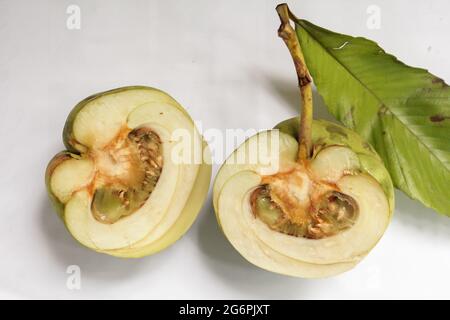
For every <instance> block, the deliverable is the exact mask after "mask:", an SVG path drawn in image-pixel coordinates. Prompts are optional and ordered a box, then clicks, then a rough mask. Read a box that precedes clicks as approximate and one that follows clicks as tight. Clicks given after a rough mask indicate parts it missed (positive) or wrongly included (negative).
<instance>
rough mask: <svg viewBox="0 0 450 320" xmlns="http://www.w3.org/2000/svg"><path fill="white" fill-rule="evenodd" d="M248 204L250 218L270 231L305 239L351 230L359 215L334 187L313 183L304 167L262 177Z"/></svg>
mask: <svg viewBox="0 0 450 320" xmlns="http://www.w3.org/2000/svg"><path fill="white" fill-rule="evenodd" d="M250 204H251V208H252V211H253V215H254V216H255V217H256V218H258V219H260V220H261V221H262V222H264V223H265V224H266V225H267V226H268V227H269V228H270V229H272V230H274V231H277V232H280V233H284V234H287V235H291V236H295V237H303V238H307V239H324V238H327V237H331V236H334V235H337V234H339V233H341V232H343V231H344V230H347V229H349V228H351V227H352V226H353V225H354V224H355V222H356V220H357V218H358V214H359V208H358V204H357V203H356V201H355V199H353V198H352V197H350V196H349V195H346V194H344V193H342V192H341V191H340V190H339V188H338V187H337V186H336V185H335V184H331V183H327V182H324V181H317V180H314V176H313V174H311V173H310V172H309V171H308V170H307V169H305V166H304V165H297V166H296V167H295V168H294V169H292V170H290V171H288V172H284V173H277V174H275V175H272V176H264V177H263V179H262V184H261V185H260V186H259V187H257V188H256V189H255V190H254V191H253V192H252V194H251V196H250Z"/></svg>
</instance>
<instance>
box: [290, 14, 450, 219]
mask: <svg viewBox="0 0 450 320" xmlns="http://www.w3.org/2000/svg"><path fill="white" fill-rule="evenodd" d="M296 31H297V35H298V38H299V41H300V43H301V46H302V49H303V52H304V55H305V59H306V63H307V65H308V68H309V70H310V71H311V74H312V76H313V78H314V81H315V84H316V86H317V88H318V90H319V92H320V94H321V95H322V96H323V98H324V100H325V102H326V104H327V106H328V108H329V110H330V111H331V113H333V114H334V115H335V116H336V117H337V118H338V119H339V120H340V121H341V122H342V123H343V124H344V125H345V126H347V127H349V128H351V129H354V130H356V131H357V132H358V133H359V134H360V135H361V136H362V137H363V139H365V140H367V141H369V142H370V143H371V144H372V145H373V146H374V147H375V149H376V150H377V151H378V153H379V154H380V156H381V158H382V159H383V160H384V162H385V164H386V166H387V168H388V170H389V173H390V174H391V177H392V179H393V181H394V184H395V186H396V187H398V188H400V189H401V190H403V191H404V192H405V193H407V194H408V195H409V196H410V197H412V198H415V199H418V200H420V201H421V202H423V203H424V204H425V205H427V206H429V207H431V208H433V209H435V210H436V211H438V212H440V213H443V214H446V215H450V188H449V187H448V184H449V181H450V87H449V86H448V85H447V84H445V83H444V81H443V80H442V79H439V78H438V77H436V76H434V75H432V74H430V73H428V72H427V71H426V70H424V69H418V68H413V67H409V66H407V65H405V64H403V63H402V62H400V61H398V60H397V59H396V58H395V57H394V56H392V55H389V54H387V53H385V52H384V50H383V49H381V48H380V47H379V46H378V45H377V44H376V43H375V42H373V41H370V40H367V39H364V38H354V37H351V36H347V35H343V34H338V33H334V32H331V31H329V30H326V29H323V28H320V27H318V26H315V25H313V24H311V23H310V22H308V21H305V20H298V21H297V23H296Z"/></svg>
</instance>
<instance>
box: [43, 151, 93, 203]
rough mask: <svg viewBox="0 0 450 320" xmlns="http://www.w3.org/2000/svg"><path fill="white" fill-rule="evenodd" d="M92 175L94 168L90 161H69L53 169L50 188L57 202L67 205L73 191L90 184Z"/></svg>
mask: <svg viewBox="0 0 450 320" xmlns="http://www.w3.org/2000/svg"><path fill="white" fill-rule="evenodd" d="M94 173H95V167H94V163H93V161H92V160H90V159H79V160H78V159H69V160H66V161H64V162H62V163H61V164H60V165H59V166H58V167H56V168H55V170H54V171H53V174H52V177H51V180H50V187H51V189H52V190H53V194H54V195H55V196H56V197H57V198H58V200H59V201H61V202H62V203H67V202H68V201H69V200H70V198H71V197H72V194H73V193H74V192H75V191H77V190H79V189H81V188H83V187H85V186H86V185H88V184H89V183H90V182H91V180H92V178H93V176H94Z"/></svg>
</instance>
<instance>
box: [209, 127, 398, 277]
mask: <svg viewBox="0 0 450 320" xmlns="http://www.w3.org/2000/svg"><path fill="white" fill-rule="evenodd" d="M265 134H270V132H268V133H265ZM288 137H289V138H288ZM252 139H255V138H254V137H252V138H250V139H249V141H248V142H246V143H249V142H250V143H251V140H252ZM290 139H292V140H294V141H292V140H290ZM280 140H283V141H284V143H280V146H282V147H281V148H280V151H281V152H283V153H284V154H289V155H291V158H289V157H288V158H284V160H283V164H282V165H281V166H280V171H281V172H283V171H286V172H288V171H289V170H291V168H292V167H293V166H294V165H295V164H294V161H295V154H296V151H297V142H296V141H295V139H293V138H291V137H290V136H287V135H285V134H283V133H280ZM245 150H246V148H245V146H241V147H239V148H238V149H237V150H236V151H235V152H236V153H240V152H245ZM308 170H310V172H309V174H308V175H310V177H312V178H314V179H318V180H321V181H324V183H330V184H334V185H336V188H338V189H339V190H340V192H342V193H344V194H347V195H348V196H351V197H352V198H353V199H355V201H356V202H357V203H358V210H359V214H358V218H357V220H356V222H355V224H354V225H353V226H352V227H351V228H349V229H347V230H345V231H342V232H340V233H339V234H337V235H334V236H330V237H325V238H323V239H307V238H303V237H296V236H291V235H287V234H283V233H280V232H277V231H274V230H272V229H271V228H269V227H268V226H267V225H266V224H265V223H264V222H262V221H261V220H259V219H258V218H255V215H254V213H253V211H252V207H251V204H250V195H251V194H252V192H253V191H254V190H255V189H256V188H257V187H259V186H260V185H261V183H262V181H263V180H262V177H263V176H262V175H261V174H260V173H259V172H258V166H255V165H245V164H241V165H239V166H237V165H232V164H227V162H226V163H225V165H224V166H223V167H222V168H221V170H220V171H219V173H218V175H217V178H216V182H215V185H214V203H215V208H216V214H217V217H218V220H219V222H220V225H221V226H222V229H223V231H224V233H225V235H226V236H227V238H228V239H229V240H230V242H231V243H232V244H233V246H234V247H235V248H236V249H237V250H238V251H239V252H240V253H241V254H242V255H243V256H244V257H245V258H246V259H247V260H249V261H250V262H252V263H254V264H255V265H257V266H259V267H261V268H264V269H267V270H270V271H273V272H278V273H282V274H288V275H293V276H299V277H313V278H315V277H327V276H331V275H335V274H338V273H341V272H344V271H346V270H349V269H351V268H352V267H353V266H355V265H356V264H357V263H358V262H359V261H360V260H361V259H362V258H363V257H364V256H366V255H367V253H368V252H369V251H370V250H371V249H372V248H373V246H374V245H375V244H376V243H377V242H378V241H379V239H380V238H381V236H382V235H383V233H384V231H385V229H386V227H387V225H388V223H389V218H390V208H389V203H388V200H387V197H386V195H385V193H384V191H383V189H382V188H381V186H380V185H379V184H378V182H377V181H376V180H375V179H373V178H372V177H371V176H369V175H368V174H365V173H361V172H359V164H358V158H357V156H356V154H354V153H353V151H351V150H350V149H349V148H346V147H340V146H330V147H326V148H324V149H323V150H321V151H320V152H319V153H318V154H317V155H316V157H315V159H313V160H312V162H311V165H310V168H309V169H308ZM302 177H303V178H305V177H304V176H303V175H302ZM312 185H313V184H312V183H306V184H304V185H303V188H305V187H306V188H311V187H312ZM297 188H298V186H295V185H292V186H288V188H287V189H288V190H289V192H293V194H294V195H296V197H298V198H299V200H301V199H300V198H302V199H303V198H305V197H304V196H303V195H304V194H306V193H307V190H306V191H305V190H303V189H302V190H300V189H299V192H300V191H301V192H300V193H298V192H295V190H296V189H297ZM305 192H306V193H305ZM305 199H307V198H305ZM305 201H306V202H305V203H307V200H305Z"/></svg>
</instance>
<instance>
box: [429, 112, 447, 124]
mask: <svg viewBox="0 0 450 320" xmlns="http://www.w3.org/2000/svg"><path fill="white" fill-rule="evenodd" d="M447 118H448V117H445V116H443V115H442V114H435V115H434V116H431V117H430V121H431V122H441V121H444V120H445V119H447Z"/></svg>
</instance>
